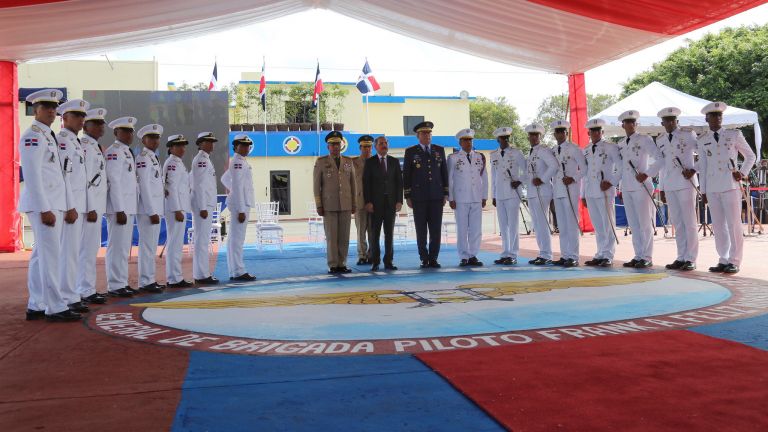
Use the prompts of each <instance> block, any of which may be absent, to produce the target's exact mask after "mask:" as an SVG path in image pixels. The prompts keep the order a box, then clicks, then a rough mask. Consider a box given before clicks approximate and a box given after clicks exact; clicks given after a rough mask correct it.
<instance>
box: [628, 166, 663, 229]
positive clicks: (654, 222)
mask: <svg viewBox="0 0 768 432" xmlns="http://www.w3.org/2000/svg"><path fill="white" fill-rule="evenodd" d="M627 162H629V166H631V167H632V171H634V172H635V176H638V175H640V173H639V172H637V168H635V164H633V163H632V160H631V159H628V160H627ZM646 176H647V175H646ZM635 180H637V179H635ZM640 183H641V184H642V185H643V190H644V191H645V193H647V194H648V197H649V198H650V199H651V203H652V204H653V207H654V208H655V209H656V214H657V215H658V216H659V220H660V221H661V223H662V227H663V228H664V235H665V236H666V235H667V234H669V231H668V230H667V219H666V218H665V217H664V215H662V214H661V209H660V208H659V205H658V204H656V201H655V200H654V199H653V195H652V194H651V191H649V190H648V187H646V186H645V182H644V181H642V182H640ZM653 227H654V230H655V229H656V221H653Z"/></svg>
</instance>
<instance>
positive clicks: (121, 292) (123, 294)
mask: <svg viewBox="0 0 768 432" xmlns="http://www.w3.org/2000/svg"><path fill="white" fill-rule="evenodd" d="M107 295H108V296H110V297H123V298H129V297H133V293H131V292H130V291H127V290H126V289H125V288H118V289H116V290H112V291H108V292H107Z"/></svg>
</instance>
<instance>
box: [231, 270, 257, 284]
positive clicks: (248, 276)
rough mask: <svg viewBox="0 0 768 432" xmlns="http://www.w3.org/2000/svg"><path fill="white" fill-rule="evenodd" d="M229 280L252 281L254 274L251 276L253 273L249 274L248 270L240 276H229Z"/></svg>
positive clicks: (254, 278) (254, 277)
mask: <svg viewBox="0 0 768 432" xmlns="http://www.w3.org/2000/svg"><path fill="white" fill-rule="evenodd" d="M229 280H231V281H238V282H253V281H255V280H256V276H253V275H251V274H249V273H248V272H245V273H243V274H241V275H240V276H235V277H231V278H229Z"/></svg>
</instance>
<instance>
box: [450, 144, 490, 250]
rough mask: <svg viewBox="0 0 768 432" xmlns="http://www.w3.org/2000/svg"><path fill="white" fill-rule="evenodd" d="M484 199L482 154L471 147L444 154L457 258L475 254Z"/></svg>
mask: <svg viewBox="0 0 768 432" xmlns="http://www.w3.org/2000/svg"><path fill="white" fill-rule="evenodd" d="M487 199H488V171H487V170H486V169H485V157H484V156H483V154H482V153H478V152H476V151H474V150H472V151H470V152H469V153H467V152H465V151H463V150H461V151H458V152H456V153H454V154H452V155H450V156H448V201H455V202H456V209H455V211H454V215H455V217H456V237H457V240H456V249H457V250H458V252H459V259H462V260H464V259H470V258H472V257H476V256H477V253H478V251H479V250H480V241H481V240H482V239H483V230H482V228H483V206H482V201H483V200H487Z"/></svg>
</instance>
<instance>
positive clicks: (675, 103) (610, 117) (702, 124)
mask: <svg viewBox="0 0 768 432" xmlns="http://www.w3.org/2000/svg"><path fill="white" fill-rule="evenodd" d="M710 102H711V101H708V100H706V99H702V98H697V97H696V96H691V95H689V94H687V93H683V92H681V91H679V90H675V89H673V88H671V87H667V86H665V85H664V84H662V83H659V82H655V81H654V82H652V83H650V84H648V85H647V86H645V87H643V88H642V89H640V90H638V91H636V92H634V93H632V94H631V95H629V96H627V97H626V98H624V99H622V100H620V101H618V102H616V103H615V104H613V105H611V106H609V107H608V108H606V109H604V110H603V111H601V112H599V113H597V114H596V115H594V116H592V117H591V118H601V119H603V120H605V123H606V126H605V133H606V135H622V134H624V130H623V129H622V128H621V122H620V121H619V119H618V117H619V115H620V114H621V113H623V112H624V111H629V110H635V111H638V112H639V113H640V118H639V119H638V120H637V126H638V128H637V129H638V132H641V133H646V134H650V135H658V134H660V133H662V132H664V127H662V126H661V119H660V118H658V117H656V114H657V113H658V112H659V111H660V110H661V109H662V108H666V107H677V108H679V109H680V111H682V113H681V114H680V116H679V117H678V121H679V123H680V126H681V127H683V128H689V129H693V130H694V131H695V132H696V133H697V134H698V133H702V132H704V131H705V130H706V128H707V126H708V125H707V122H706V121H705V120H704V115H703V114H701V109H702V108H704V106H705V105H707V104H708V103H710ZM743 126H752V127H753V128H754V129H755V148H756V150H757V154H758V158H759V157H760V156H759V155H760V148H761V147H762V134H761V131H760V123H758V116H757V113H756V112H754V111H749V110H746V109H743V108H737V107H728V109H726V110H725V112H724V113H723V127H725V128H729V129H733V128H737V127H743Z"/></svg>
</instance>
